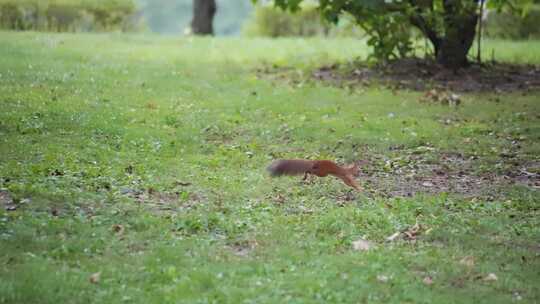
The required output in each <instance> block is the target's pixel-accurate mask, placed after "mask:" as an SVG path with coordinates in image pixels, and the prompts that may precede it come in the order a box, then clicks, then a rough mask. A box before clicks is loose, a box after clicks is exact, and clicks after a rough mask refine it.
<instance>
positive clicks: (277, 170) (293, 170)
mask: <svg viewBox="0 0 540 304" xmlns="http://www.w3.org/2000/svg"><path fill="white" fill-rule="evenodd" d="M312 167H313V162H312V161H309V160H303V159H280V160H276V161H274V162H272V163H271V164H270V165H269V166H268V167H267V168H266V170H267V171H268V172H270V175H271V176H272V177H276V176H281V175H302V174H305V173H306V172H307V171H310V170H311V168H312Z"/></svg>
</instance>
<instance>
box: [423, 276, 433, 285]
mask: <svg viewBox="0 0 540 304" xmlns="http://www.w3.org/2000/svg"><path fill="white" fill-rule="evenodd" d="M422 282H424V284H426V285H431V284H433V278H432V277H430V276H427V277H425V278H424V279H423V280H422Z"/></svg>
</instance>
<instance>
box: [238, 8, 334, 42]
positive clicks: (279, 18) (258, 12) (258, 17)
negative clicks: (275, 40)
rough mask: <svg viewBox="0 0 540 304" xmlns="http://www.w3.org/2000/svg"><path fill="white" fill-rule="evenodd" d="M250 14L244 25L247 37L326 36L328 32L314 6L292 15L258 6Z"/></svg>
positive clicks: (327, 27)
mask: <svg viewBox="0 0 540 304" xmlns="http://www.w3.org/2000/svg"><path fill="white" fill-rule="evenodd" d="M252 14H253V16H252V19H251V20H248V21H247V22H246V23H247V24H245V25H244V27H245V29H244V32H245V34H246V35H248V36H263V37H287V36H303V37H310V36H326V35H328V32H329V30H330V26H329V25H328V24H327V23H324V21H323V20H322V19H321V18H320V14H319V12H318V11H317V10H316V9H315V7H314V6H305V7H303V8H302V9H301V10H300V12H298V13H297V14H292V13H289V12H284V11H281V10H278V9H276V8H274V7H272V6H268V5H259V6H256V7H255V10H254V12H253V13H252Z"/></svg>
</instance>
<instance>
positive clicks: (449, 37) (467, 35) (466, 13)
mask: <svg viewBox="0 0 540 304" xmlns="http://www.w3.org/2000/svg"><path fill="white" fill-rule="evenodd" d="M460 3H461V1H460V0H444V1H443V5H444V9H445V16H444V27H445V35H444V37H442V39H441V40H440V45H438V46H435V49H436V50H437V52H436V58H437V62H439V63H440V64H442V65H444V66H445V67H447V68H451V69H458V68H461V67H466V66H467V65H468V64H469V62H468V60H467V54H468V53H469V50H470V49H471V47H472V44H473V42H474V36H475V35H476V24H477V22H478V14H477V13H476V7H474V9H472V8H471V9H464V8H463V7H460V5H459V4H460Z"/></svg>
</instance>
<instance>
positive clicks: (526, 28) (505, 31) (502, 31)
mask: <svg viewBox="0 0 540 304" xmlns="http://www.w3.org/2000/svg"><path fill="white" fill-rule="evenodd" d="M485 30H486V35H487V36H488V37H496V38H504V39H540V6H533V7H531V8H530V9H529V10H528V12H527V13H526V14H525V15H524V16H522V17H521V16H517V15H516V14H512V13H510V12H508V11H501V12H496V11H494V12H490V13H489V15H488V18H487V20H486V24H485Z"/></svg>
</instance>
